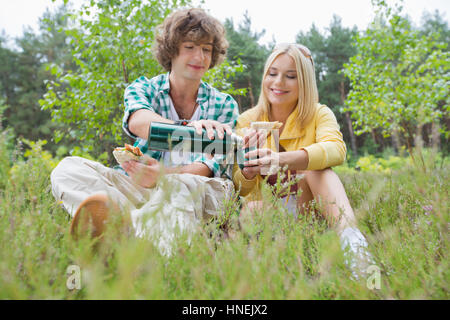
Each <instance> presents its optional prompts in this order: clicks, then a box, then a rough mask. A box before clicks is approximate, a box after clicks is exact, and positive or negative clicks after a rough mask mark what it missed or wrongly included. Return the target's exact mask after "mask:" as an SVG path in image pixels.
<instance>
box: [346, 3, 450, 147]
mask: <svg viewBox="0 0 450 320" xmlns="http://www.w3.org/2000/svg"><path fill="white" fill-rule="evenodd" d="M374 5H375V7H376V18H375V20H374V21H373V22H372V23H371V24H370V25H369V27H368V29H367V30H366V31H365V32H364V33H363V34H361V35H360V36H358V37H357V42H356V50H357V54H356V55H355V56H354V57H352V58H351V59H350V62H349V63H348V64H346V65H345V69H344V72H345V74H346V76H348V77H349V79H350V81H351V90H350V93H349V95H348V99H347V107H346V108H345V110H346V111H350V112H352V117H353V118H354V119H355V120H356V121H355V122H354V125H355V129H357V131H356V134H361V133H363V132H370V131H371V130H373V129H376V128H379V129H380V130H381V131H382V133H383V135H384V136H385V137H388V136H390V135H392V134H395V133H398V135H399V136H401V137H403V138H404V141H405V142H406V144H407V145H408V146H409V147H411V146H412V144H413V141H414V138H415V137H420V136H421V130H422V127H423V125H424V124H426V123H432V122H434V121H439V120H440V119H442V118H448V112H449V103H448V102H449V101H448V99H449V98H448V96H449V95H448V93H449V92H448V90H449V89H448V88H449V81H450V78H449V75H450V74H449V65H448V58H449V55H448V50H447V44H446V43H442V42H440V41H439V35H438V34H435V33H432V34H427V35H423V34H422V35H421V34H420V32H419V30H417V29H414V28H413V26H412V24H411V22H410V21H409V19H407V18H405V17H403V16H402V15H401V11H402V7H401V6H396V7H393V8H392V7H389V6H388V5H387V4H386V3H385V1H381V0H377V1H374ZM439 101H445V103H444V105H443V106H440V105H439ZM448 133H449V132H448V130H447V131H446V132H445V134H446V136H448Z"/></svg>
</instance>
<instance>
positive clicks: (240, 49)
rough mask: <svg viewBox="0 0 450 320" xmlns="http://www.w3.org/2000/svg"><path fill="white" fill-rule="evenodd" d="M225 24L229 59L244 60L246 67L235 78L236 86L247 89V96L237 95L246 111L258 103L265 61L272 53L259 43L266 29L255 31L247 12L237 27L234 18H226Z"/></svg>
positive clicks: (242, 108)
mask: <svg viewBox="0 0 450 320" xmlns="http://www.w3.org/2000/svg"><path fill="white" fill-rule="evenodd" d="M224 26H225V29H226V31H227V39H228V41H229V43H230V47H229V48H228V52H227V57H228V60H230V61H234V62H236V63H237V62H242V64H243V65H244V68H245V72H242V73H238V74H236V75H235V77H234V80H233V85H234V87H235V88H242V89H246V92H247V95H246V96H245V97H241V96H237V97H235V98H236V100H237V101H238V104H239V107H240V109H241V111H245V110H246V109H248V108H250V107H253V106H255V105H256V102H257V101H258V97H259V93H260V90H261V79H262V74H263V70H264V63H265V61H266V59H267V57H268V55H269V53H270V51H269V49H268V48H266V47H265V46H263V45H260V44H259V43H258V41H259V39H261V37H262V36H263V35H264V33H265V30H262V31H261V32H253V31H252V30H251V19H250V17H249V16H248V13H247V12H246V13H245V14H244V21H243V22H242V23H241V24H240V25H239V26H238V28H237V29H235V26H234V22H233V20H232V19H226V20H225V23H224Z"/></svg>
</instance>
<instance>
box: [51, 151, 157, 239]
mask: <svg viewBox="0 0 450 320" xmlns="http://www.w3.org/2000/svg"><path fill="white" fill-rule="evenodd" d="M51 183H52V192H53V195H54V197H55V198H56V199H57V201H60V202H61V204H62V205H63V206H64V208H65V209H66V210H67V211H68V213H69V214H70V215H71V216H72V217H73V220H72V223H71V228H70V231H71V233H72V234H75V233H77V231H78V230H77V229H78V228H80V230H79V231H81V232H83V231H84V232H86V231H87V230H88V229H89V228H91V229H92V234H91V235H92V236H93V237H97V236H99V235H101V234H102V233H103V231H104V229H105V223H106V221H107V220H108V217H109V214H110V213H115V214H118V215H126V214H127V213H128V212H129V210H132V209H134V208H135V207H138V206H140V205H143V204H144V203H145V202H146V200H147V199H148V198H149V190H147V189H144V188H142V187H140V186H137V185H135V184H134V183H133V182H132V181H131V179H130V178H129V177H127V176H126V175H124V174H122V173H120V172H119V171H117V170H113V169H110V168H107V167H105V166H103V165H102V164H100V163H97V162H95V161H91V160H88V159H84V158H80V157H67V158H65V159H63V160H62V161H61V162H60V163H59V164H58V166H57V167H56V168H55V169H54V170H53V172H52V173H51ZM124 217H125V216H124ZM123 221H124V223H125V222H126V221H127V219H125V220H123Z"/></svg>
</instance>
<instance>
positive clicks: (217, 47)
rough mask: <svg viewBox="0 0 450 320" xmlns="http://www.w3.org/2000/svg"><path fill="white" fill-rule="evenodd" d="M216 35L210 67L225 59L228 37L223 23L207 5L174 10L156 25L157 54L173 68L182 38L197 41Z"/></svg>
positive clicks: (164, 64)
mask: <svg viewBox="0 0 450 320" xmlns="http://www.w3.org/2000/svg"><path fill="white" fill-rule="evenodd" d="M210 39H213V41H212V43H213V50H212V57H211V64H210V66H209V69H211V68H213V67H214V66H216V65H218V64H220V63H222V61H223V60H224V59H225V55H226V53H227V48H228V41H227V39H226V38H225V28H224V27H223V25H222V23H221V22H220V21H219V20H217V19H215V18H213V17H211V16H210V15H209V14H207V13H206V12H205V11H204V10H203V9H199V8H188V9H182V10H178V11H175V12H173V13H171V14H170V15H169V16H168V17H167V18H166V19H165V20H164V22H163V23H162V24H160V25H159V26H158V27H157V29H156V45H155V47H154V54H155V57H156V59H157V60H158V62H159V63H160V64H161V65H162V66H163V68H164V69H166V70H167V71H170V70H171V69H172V59H173V58H175V57H176V56H177V55H178V48H179V44H180V43H181V42H182V41H193V42H194V43H196V44H200V43H204V42H209V40H210Z"/></svg>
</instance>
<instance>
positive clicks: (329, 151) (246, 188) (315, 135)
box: [233, 104, 347, 199]
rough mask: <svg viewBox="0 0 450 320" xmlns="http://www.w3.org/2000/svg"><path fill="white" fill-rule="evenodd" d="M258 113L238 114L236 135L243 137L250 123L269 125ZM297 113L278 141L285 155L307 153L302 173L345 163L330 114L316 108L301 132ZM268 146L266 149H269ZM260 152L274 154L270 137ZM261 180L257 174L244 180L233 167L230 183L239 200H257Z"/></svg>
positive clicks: (333, 117) (341, 143) (342, 150)
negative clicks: (290, 152)
mask: <svg viewBox="0 0 450 320" xmlns="http://www.w3.org/2000/svg"><path fill="white" fill-rule="evenodd" d="M258 115H259V110H258V109H256V108H252V109H249V110H247V111H246V112H244V113H243V114H241V115H240V116H239V118H238V120H237V124H236V133H237V134H239V135H241V136H243V132H242V128H246V127H250V123H251V122H253V121H269V117H268V115H267V114H263V116H262V117H261V118H259V119H257V118H258ZM297 119H298V110H297V109H295V110H294V111H293V112H292V113H291V114H290V115H289V117H288V119H287V121H286V124H285V126H284V129H283V131H282V133H281V135H280V137H279V141H280V142H279V143H280V145H281V146H282V147H283V148H284V149H285V150H286V151H296V150H301V149H304V150H305V151H306V152H307V153H308V157H309V163H308V168H307V169H306V170H321V169H325V168H328V167H332V166H336V165H340V164H342V163H343V162H344V160H345V155H346V152H347V148H346V146H345V142H344V140H343V139H342V133H341V132H340V131H339V125H338V123H337V121H336V117H335V116H334V114H333V112H332V111H331V110H330V108H328V107H327V106H325V105H322V104H317V108H316V112H315V114H314V116H313V119H312V121H311V122H310V123H309V124H308V125H307V126H306V127H304V128H301V126H300V123H299V122H298V120H297ZM269 146H270V147H269ZM263 148H270V149H271V150H274V151H277V150H278V148H277V146H276V145H275V143H274V139H273V137H272V135H270V136H269V137H268V139H267V140H266V143H265V145H264V146H263ZM261 181H262V177H261V176H260V175H259V174H258V175H257V176H256V177H255V178H253V179H252V180H247V179H246V178H245V177H244V176H243V175H242V173H241V170H240V169H239V167H238V166H237V164H235V165H234V167H233V182H234V185H235V187H236V190H238V189H240V190H241V191H240V195H241V196H248V197H250V196H253V197H252V199H259V198H260V192H259V191H260V184H261Z"/></svg>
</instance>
